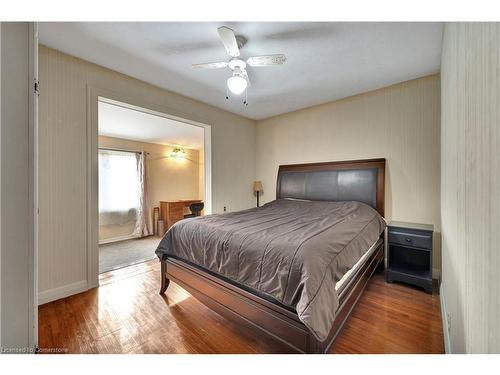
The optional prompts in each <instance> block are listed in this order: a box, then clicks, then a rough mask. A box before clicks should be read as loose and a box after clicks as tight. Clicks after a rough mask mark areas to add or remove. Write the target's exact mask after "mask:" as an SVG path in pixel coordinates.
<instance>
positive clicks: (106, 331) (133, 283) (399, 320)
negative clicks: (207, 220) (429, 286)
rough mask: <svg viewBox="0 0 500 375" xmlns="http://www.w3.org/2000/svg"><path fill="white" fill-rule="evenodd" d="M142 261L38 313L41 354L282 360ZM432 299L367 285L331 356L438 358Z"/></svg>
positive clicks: (270, 345)
mask: <svg viewBox="0 0 500 375" xmlns="http://www.w3.org/2000/svg"><path fill="white" fill-rule="evenodd" d="M159 268H160V267H159V263H158V262H157V261H149V262H145V263H141V264H138V265H134V266H131V267H127V268H123V269H120V270H116V271H111V272H108V273H105V274H102V275H100V277H99V280H100V287H99V288H96V289H92V290H89V291H87V292H84V293H80V294H77V295H74V296H71V297H68V298H64V299H61V300H58V301H54V302H51V303H48V304H45V305H42V306H40V307H39V344H40V348H41V352H50V353H53V352H68V353H287V352H288V349H287V347H286V346H285V345H284V344H282V343H281V342H279V341H277V340H275V339H271V338H268V337H264V336H262V335H258V334H255V333H254V332H252V331H251V330H250V329H248V328H246V327H242V326H240V325H238V324H235V323H233V322H231V321H228V320H227V319H224V318H222V317H221V316H220V315H218V314H217V313H215V312H213V311H212V310H210V309H208V308H207V307H205V306H204V305H203V304H201V303H200V302H198V301H197V300H196V299H194V298H193V297H191V296H190V295H189V293H187V292H186V291H185V290H184V289H182V288H181V287H179V286H178V285H176V284H175V283H173V282H172V283H170V286H169V288H168V290H167V293H166V295H165V296H160V295H159V294H158V290H159V279H160V270H159ZM442 332H443V331H442V325H441V316H440V307H439V296H438V295H437V294H434V295H432V296H431V295H428V294H426V293H424V292H423V291H421V290H418V289H416V288H412V287H408V286H404V285H399V284H387V283H386V282H385V281H384V277H383V274H376V275H374V276H373V278H372V279H371V280H370V281H369V283H368V286H367V288H366V290H365V292H364V293H363V295H362V296H361V298H360V300H359V302H358V304H357V306H356V307H355V309H354V311H353V312H352V314H351V317H350V318H349V319H348V321H347V322H346V324H345V326H344V328H343V329H342V331H341V333H340V335H339V337H338V338H337V340H336V342H335V344H334V345H333V347H332V348H331V350H330V352H331V353H443V352H444V344H443V333H442Z"/></svg>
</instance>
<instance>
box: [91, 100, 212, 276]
mask: <svg viewBox="0 0 500 375" xmlns="http://www.w3.org/2000/svg"><path fill="white" fill-rule="evenodd" d="M98 123H99V151H98V152H99V155H98V163H99V273H104V272H108V271H113V270H116V269H119V268H123V267H126V266H131V265H134V264H137V263H141V262H145V261H148V260H151V259H153V258H154V257H155V253H154V252H155V250H156V248H157V247H158V243H159V242H160V240H161V237H162V236H163V234H164V232H165V231H166V230H167V229H168V228H169V227H171V226H172V225H173V224H174V223H175V222H177V221H179V220H182V219H184V218H188V217H195V216H201V215H202V214H203V212H204V211H203V209H204V203H203V202H204V193H205V192H204V190H205V183H204V180H205V179H204V173H205V172H204V167H205V165H204V129H203V128H202V127H198V126H195V125H191V124H187V123H183V122H181V121H176V120H172V119H170V118H167V117H164V116H161V114H158V113H156V114H153V113H151V111H148V110H147V109H143V108H138V107H132V106H130V105H126V104H125V103H120V102H116V101H112V100H109V99H105V98H100V100H99V103H98Z"/></svg>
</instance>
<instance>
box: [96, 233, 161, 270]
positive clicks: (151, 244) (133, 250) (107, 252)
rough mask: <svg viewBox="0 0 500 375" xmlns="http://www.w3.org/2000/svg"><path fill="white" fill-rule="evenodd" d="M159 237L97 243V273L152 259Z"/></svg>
mask: <svg viewBox="0 0 500 375" xmlns="http://www.w3.org/2000/svg"><path fill="white" fill-rule="evenodd" d="M160 240H161V238H160V237H156V236H150V237H145V238H139V239H136V240H135V239H134V240H127V241H120V242H113V243H110V244H105V245H99V273H103V272H107V271H111V270H116V269H118V268H123V267H127V266H131V265H133V264H137V263H141V262H145V261H147V260H150V259H153V258H154V257H155V256H156V255H155V250H156V248H157V247H158V243H159V242H160Z"/></svg>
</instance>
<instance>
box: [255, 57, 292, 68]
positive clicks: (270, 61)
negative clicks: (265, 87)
mask: <svg viewBox="0 0 500 375" xmlns="http://www.w3.org/2000/svg"><path fill="white" fill-rule="evenodd" d="M285 61H286V56H285V55H281V54H279V55H267V56H254V57H250V58H248V59H247V64H248V65H250V66H253V67H258V66H271V65H281V64H284V63H285Z"/></svg>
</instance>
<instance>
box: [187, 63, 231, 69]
mask: <svg viewBox="0 0 500 375" xmlns="http://www.w3.org/2000/svg"><path fill="white" fill-rule="evenodd" d="M226 66H227V62H223V61H222V62H213V63H203V64H193V65H191V67H192V68H193V69H196V70H201V69H221V68H225V67H226Z"/></svg>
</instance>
